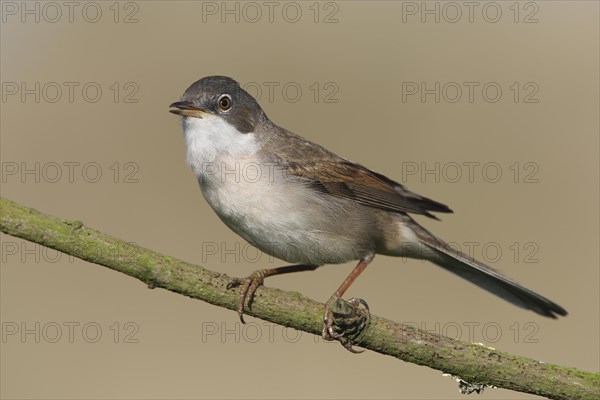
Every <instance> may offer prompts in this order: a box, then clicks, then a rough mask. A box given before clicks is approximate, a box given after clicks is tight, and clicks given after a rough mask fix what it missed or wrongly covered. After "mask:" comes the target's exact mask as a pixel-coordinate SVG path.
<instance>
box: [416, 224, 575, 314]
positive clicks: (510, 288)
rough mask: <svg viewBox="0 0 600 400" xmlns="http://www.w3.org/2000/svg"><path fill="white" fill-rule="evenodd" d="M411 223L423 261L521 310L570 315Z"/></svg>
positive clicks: (551, 302) (556, 305) (542, 297)
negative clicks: (422, 248)
mask: <svg viewBox="0 0 600 400" xmlns="http://www.w3.org/2000/svg"><path fill="white" fill-rule="evenodd" d="M412 222H413V225H412V226H411V228H412V229H413V231H414V232H415V233H416V235H417V237H418V239H419V241H420V242H421V243H422V244H423V245H424V246H425V248H426V251H425V253H426V254H424V257H423V258H426V259H428V260H430V261H431V262H433V263H435V264H437V265H439V266H440V267H442V268H444V269H445V270H447V271H450V272H452V273H453V274H456V275H458V276H460V277H462V278H464V279H466V280H468V281H469V282H471V283H474V284H475V285H477V286H479V287H481V288H482V289H485V290H487V291H488V292H490V293H493V294H495V295H496V296H498V297H501V298H503V299H504V300H506V301H508V302H510V303H512V304H514V305H516V306H518V307H521V308H525V309H529V310H533V311H535V312H536V313H538V314H540V315H543V316H545V317H550V318H557V315H562V316H565V315H567V311H566V310H565V309H564V308H562V307H561V306H559V305H558V304H556V303H554V302H553V301H551V300H549V299H547V298H545V297H544V296H542V295H540V294H537V293H536V292H534V291H532V290H530V289H527V288H526V287H524V286H522V285H520V284H519V283H518V282H516V281H514V280H512V279H511V278H509V277H507V276H505V275H503V274H501V273H500V272H498V271H496V270H494V269H493V268H491V267H488V266H487V265H485V264H483V263H481V262H479V261H477V260H474V259H472V258H471V257H469V256H467V255H466V254H463V253H461V252H459V251H457V250H455V249H452V248H451V247H450V246H449V245H447V244H446V243H445V242H443V241H442V240H440V239H438V238H436V237H435V236H434V235H432V234H431V233H429V232H428V231H427V230H426V229H425V228H423V227H422V226H420V225H419V224H417V223H416V222H414V221H412Z"/></svg>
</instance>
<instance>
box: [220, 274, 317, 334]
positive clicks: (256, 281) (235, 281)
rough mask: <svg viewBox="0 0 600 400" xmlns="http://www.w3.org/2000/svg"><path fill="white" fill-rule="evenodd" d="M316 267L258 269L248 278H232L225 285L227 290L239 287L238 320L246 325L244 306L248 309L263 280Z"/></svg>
mask: <svg viewBox="0 0 600 400" xmlns="http://www.w3.org/2000/svg"><path fill="white" fill-rule="evenodd" d="M318 267H319V266H318V265H304V264H300V265H288V266H285V267H277V268H271V269H259V270H257V271H254V272H253V273H252V274H250V276H247V277H246V278H232V279H231V280H230V281H229V283H228V284H227V289H231V288H234V287H237V286H241V288H240V301H239V303H238V309H237V312H238V315H239V316H240V320H241V321H242V323H243V324H245V323H246V321H244V304H248V308H250V306H251V305H252V300H253V299H254V293H255V292H256V289H258V287H259V286H261V285H262V284H263V282H264V280H265V278H267V277H269V276H273V275H281V274H288V273H291V272H300V271H314V270H315V269H317V268H318Z"/></svg>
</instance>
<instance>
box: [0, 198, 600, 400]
mask: <svg viewBox="0 0 600 400" xmlns="http://www.w3.org/2000/svg"><path fill="white" fill-rule="evenodd" d="M0 214H1V217H0V230H1V231H2V232H4V233H6V234H8V235H12V236H16V237H19V238H22V239H25V240H29V241H31V242H35V243H38V244H41V245H43V246H47V247H50V248H53V249H56V250H59V251H61V252H63V253H66V254H70V255H73V256H75V257H78V258H80V259H82V260H85V261H89V262H91V263H95V264H99V265H103V266H105V267H108V268H110V269H113V270H115V271H119V272H122V273H124V274H126V275H129V276H132V277H134V278H137V279H139V280H141V281H143V282H145V283H146V284H148V285H149V286H151V287H160V288H164V289H167V290H170V291H172V292H176V293H180V294H183V295H185V296H189V297H192V298H195V299H199V300H203V301H205V302H208V303H211V304H214V305H216V306H219V307H225V308H228V309H231V310H235V309H236V306H237V302H238V299H239V297H238V295H239V292H238V290H237V289H235V290H227V289H226V286H227V283H228V282H229V279H230V278H229V277H227V276H226V275H224V274H219V273H216V272H212V271H209V270H207V269H205V268H202V267H200V266H197V265H193V264H189V263H186V262H183V261H180V260H177V259H175V258H173V257H169V256H165V255H162V254H159V253H157V252H155V251H152V250H148V249H144V248H142V247H139V246H136V245H134V244H131V243H127V242H124V241H122V240H119V239H116V238H114V237H111V236H109V235H106V234H104V233H101V232H98V231H96V230H94V229H91V228H88V227H86V226H84V225H83V224H82V223H81V222H79V221H66V220H63V219H60V218H57V217H53V216H50V215H45V214H42V213H40V212H38V211H36V210H33V209H30V208H27V207H23V206H21V205H19V204H17V203H14V202H12V201H10V200H6V199H0ZM323 307H324V305H323V304H321V303H318V302H316V301H313V300H311V299H309V298H307V297H305V296H302V295H301V294H298V293H292V292H285V291H282V290H278V289H274V288H269V287H261V288H259V290H258V291H257V293H256V298H255V301H254V303H253V304H252V309H251V310H248V311H247V314H249V315H252V316H255V317H258V318H261V319H263V320H265V321H269V322H273V323H275V324H279V325H283V326H286V327H291V328H295V329H297V330H300V331H304V332H309V333H312V334H316V335H320V334H321V328H322V314H323ZM233 317H234V316H233V315H232V318H233ZM235 318H237V316H235ZM355 344H356V345H358V346H361V347H363V348H366V349H369V350H373V351H376V352H378V353H381V354H386V355H390V356H393V357H396V358H398V359H400V360H403V361H407V362H411V363H415V364H419V365H426V366H428V367H430V368H434V369H437V370H440V371H443V372H445V373H449V374H452V375H455V376H457V377H460V378H461V379H462V380H464V381H465V382H468V383H469V385H470V386H469V387H468V388H471V389H476V388H477V387H480V386H479V385H489V386H492V385H493V386H497V387H501V388H505V389H511V390H515V391H519V392H524V393H532V394H536V395H540V396H544V397H548V398H551V399H571V400H574V399H589V400H592V399H599V398H600V374H599V373H596V372H588V371H583V370H579V369H575V368H571V367H565V366H560V365H555V364H549V363H544V362H541V361H536V360H533V359H529V358H525V357H520V356H517V355H513V354H508V353H504V352H501V351H498V350H495V349H492V348H489V347H486V346H482V345H478V344H473V343H465V342H461V341H458V340H455V339H451V338H447V337H444V336H440V335H436V334H433V333H431V332H426V331H421V330H419V329H415V328H414V327H412V326H406V325H402V324H399V323H396V322H393V321H390V320H387V319H384V318H380V317H377V316H375V315H373V316H372V317H371V321H370V323H369V325H368V326H367V328H366V329H365V331H364V332H363V333H362V334H361V335H360V337H359V338H358V340H357V342H356V343H355ZM340 351H343V349H340Z"/></svg>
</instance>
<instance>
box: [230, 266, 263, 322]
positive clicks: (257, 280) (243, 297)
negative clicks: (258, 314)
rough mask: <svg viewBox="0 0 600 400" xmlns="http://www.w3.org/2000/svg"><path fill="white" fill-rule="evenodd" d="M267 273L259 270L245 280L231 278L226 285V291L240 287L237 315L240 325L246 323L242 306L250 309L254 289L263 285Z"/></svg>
mask: <svg viewBox="0 0 600 400" xmlns="http://www.w3.org/2000/svg"><path fill="white" fill-rule="evenodd" d="M267 271H268V270H264V269H261V270H258V271H254V272H253V273H252V274H250V276H247V277H245V278H231V280H230V281H229V283H228V284H227V289H231V288H234V287H238V286H241V288H240V301H239V303H238V308H237V313H238V315H239V316H240V321H242V324H245V323H246V321H244V304H247V305H248V309H250V308H251V306H252V301H253V300H254V293H255V292H256V289H258V287H259V286H261V285H262V284H263V283H264V281H265V276H266V273H267Z"/></svg>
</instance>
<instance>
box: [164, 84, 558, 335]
mask: <svg viewBox="0 0 600 400" xmlns="http://www.w3.org/2000/svg"><path fill="white" fill-rule="evenodd" d="M169 111H170V112H171V113H173V114H176V115H178V116H180V117H182V118H181V125H182V128H183V137H184V142H185V148H186V160H187V163H188V164H189V166H190V167H191V169H192V170H193V172H194V174H195V175H196V177H197V180H198V183H199V186H200V189H201V192H202V194H203V196H204V198H205V199H206V201H207V202H208V204H209V205H210V206H211V208H212V209H213V210H214V212H215V213H216V214H217V216H218V217H219V218H220V219H221V220H222V221H223V223H225V225H227V226H228V227H229V228H230V229H231V230H233V231H234V232H235V233H237V234H238V235H239V236H241V237H242V238H243V239H245V240H246V241H247V242H248V243H250V244H251V245H253V246H255V247H256V248H258V249H260V250H261V251H263V252H265V253H267V254H269V255H271V256H274V257H276V258H278V259H281V260H284V261H286V262H288V263H290V264H291V265H287V266H282V267H278V268H272V269H261V270H257V271H254V272H253V273H252V274H251V275H249V276H248V277H245V278H233V279H232V280H231V281H230V283H229V285H228V288H229V289H231V288H233V287H240V296H239V302H238V307H237V312H238V314H239V317H240V319H241V321H242V322H244V318H243V316H244V308H245V306H246V305H247V306H248V307H249V306H250V304H251V302H252V299H253V297H254V294H255V292H256V290H257V288H258V287H260V286H261V285H262V284H263V283H264V279H265V278H267V277H270V276H274V275H279V274H285V273H292V272H300V271H312V270H315V269H316V268H318V267H320V266H323V265H326V264H341V263H346V262H351V261H357V264H356V267H355V268H354V269H353V270H352V272H351V273H350V275H349V276H348V277H347V278H346V279H345V280H344V282H343V283H342V284H341V285H340V286H339V287H338V289H337V290H336V291H335V292H334V293H333V294H332V295H331V297H330V298H329V301H328V302H327V303H326V305H325V309H324V316H323V333H322V336H323V338H324V339H327V340H335V339H339V338H340V337H342V336H343V335H344V332H343V331H341V332H340V331H339V330H336V329H335V321H334V314H333V311H332V306H331V304H332V301H335V300H337V299H340V298H342V296H343V295H344V294H345V292H346V291H347V290H348V288H349V287H350V285H352V283H353V282H354V281H355V280H356V279H357V277H358V276H359V275H360V274H361V272H363V271H364V269H365V268H366V267H367V266H368V265H369V264H370V263H371V262H372V261H373V259H374V257H375V255H376V254H380V255H386V256H395V257H409V258H415V259H422V260H428V261H431V262H432V263H434V264H436V265H438V266H440V267H441V268H443V269H445V270H446V271H449V272H451V273H453V274H455V275H457V276H459V277H461V278H464V279H466V280H467V281H469V282H471V283H472V284H475V285H477V286H479V287H480V288H482V289H484V290H486V291H488V292H490V293H492V294H494V295H496V296H498V297H500V298H502V299H504V300H506V301H508V302H509V303H512V304H513V305H515V306H518V307H521V308H524V309H529V310H531V311H534V312H535V313H537V314H539V315H542V316H544V317H549V318H557V317H558V316H566V315H567V311H566V310H565V309H564V308H563V307H561V306H559V305H558V304H556V303H555V302H553V301H551V300H549V299H548V298H546V297H544V296H542V295H540V294H538V293H536V292H534V291H533V290H531V289H528V288H527V287H525V286H523V285H521V284H520V283H518V282H516V281H515V280H513V279H511V278H509V277H507V276H506V275H504V274H502V273H501V272H499V271H497V270H496V269H493V268H492V267H490V266H488V265H486V264H484V263H482V262H480V261H477V260H475V259H474V258H472V257H470V256H467V255H466V254H464V253H462V252H460V251H458V250H457V249H455V248H453V247H451V246H450V245H448V244H447V243H446V242H444V241H443V240H442V239H439V238H438V237H436V236H435V235H433V234H432V233H430V232H429V231H428V230H427V229H425V228H424V227H423V226H421V225H420V224H419V223H417V222H416V221H415V219H413V217H412V215H422V216H426V217H429V218H432V219H435V220H438V217H437V216H436V215H435V213H452V212H453V211H452V210H451V209H450V208H449V207H448V206H446V205H445V204H442V203H440V202H437V201H435V200H432V199H430V198H427V197H424V196H421V195H419V194H417V193H414V192H412V191H410V190H408V189H407V188H406V187H405V186H404V185H403V184H401V183H398V182H396V181H394V180H392V179H390V178H388V177H386V176H384V175H382V174H380V173H377V172H375V171H372V170H370V169H368V168H367V167H365V166H363V165H361V164H359V163H356V162H353V161H350V160H348V159H346V158H343V157H340V156H338V155H336V154H334V153H333V152H331V151H329V150H327V149H325V148H324V147H322V146H320V145H318V144H316V143H313V142H311V141H309V140H307V139H305V138H303V137H301V136H299V135H297V134H295V133H293V132H291V131H289V130H287V129H285V128H282V127H280V126H278V125H276V124H275V123H273V122H272V121H271V120H270V119H269V118H268V117H267V115H266V113H265V112H264V111H263V109H262V108H261V106H260V105H259V103H258V102H257V100H256V99H255V98H254V97H252V96H251V95H250V94H249V93H248V92H247V91H245V90H244V89H243V88H242V87H241V86H240V84H239V83H238V82H236V81H235V80H234V79H232V78H230V77H227V76H207V77H204V78H202V79H200V80H198V81H196V82H194V83H193V84H192V85H191V86H189V87H188V88H187V89H186V90H185V92H184V93H183V95H182V97H181V98H180V100H178V101H176V102H174V103H172V104H170V109H169ZM351 302H352V304H353V305H356V306H359V305H360V304H362V305H364V306H367V304H366V302H365V301H364V300H362V299H352V301H351ZM367 309H368V306H367Z"/></svg>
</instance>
